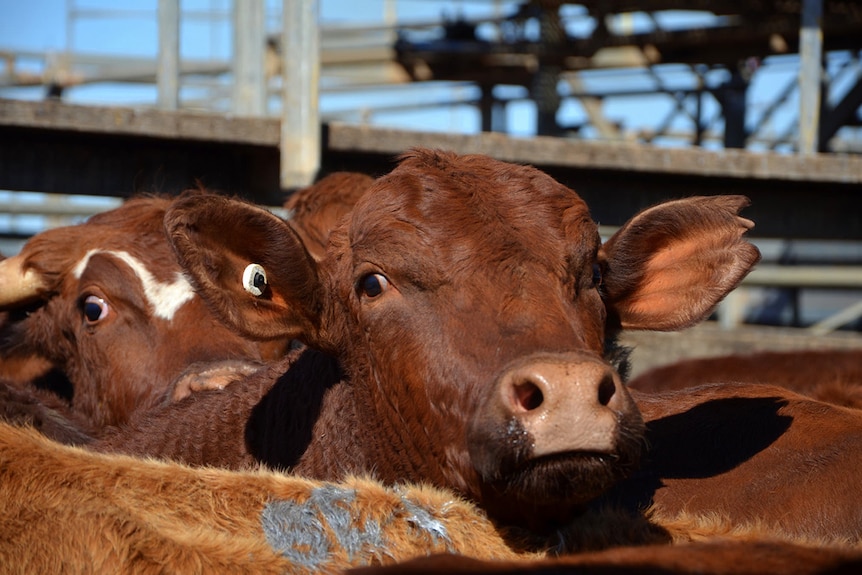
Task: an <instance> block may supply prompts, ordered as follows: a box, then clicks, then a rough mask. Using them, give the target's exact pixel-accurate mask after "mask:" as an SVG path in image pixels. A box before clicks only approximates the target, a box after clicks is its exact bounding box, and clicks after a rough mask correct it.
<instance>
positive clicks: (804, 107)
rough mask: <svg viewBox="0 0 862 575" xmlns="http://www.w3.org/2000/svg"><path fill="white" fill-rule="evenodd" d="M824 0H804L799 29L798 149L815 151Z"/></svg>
mask: <svg viewBox="0 0 862 575" xmlns="http://www.w3.org/2000/svg"><path fill="white" fill-rule="evenodd" d="M822 14H823V0H803V2H802V27H801V28H800V30H799V60H800V65H799V153H800V154H815V153H817V142H818V137H817V136H818V133H819V121H820V90H821V86H820V84H821V75H822V68H821V60H822V53H823V31H822V30H821V28H820V18H821V16H822Z"/></svg>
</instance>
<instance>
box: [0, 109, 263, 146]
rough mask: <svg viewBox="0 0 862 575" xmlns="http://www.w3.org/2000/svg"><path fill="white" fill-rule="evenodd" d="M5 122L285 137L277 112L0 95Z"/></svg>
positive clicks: (249, 140) (95, 130) (258, 141)
mask: <svg viewBox="0 0 862 575" xmlns="http://www.w3.org/2000/svg"><path fill="white" fill-rule="evenodd" d="M3 127H18V128H25V129H41V130H51V131H54V132H76V133H81V134H82V135H88V134H106V135H110V136H132V137H144V138H162V139H170V140H175V139H179V140H194V141H205V142H224V143H229V144H237V145H255V146H269V147H273V148H277V147H278V141H279V137H280V135H279V129H280V127H279V122H278V120H274V119H272V118H233V117H229V116H222V115H216V114H199V113H193V112H174V111H166V110H155V109H151V108H123V107H115V106H79V105H72V104H64V103H61V102H55V101H38V102H30V101H23V100H4V99H0V128H3Z"/></svg>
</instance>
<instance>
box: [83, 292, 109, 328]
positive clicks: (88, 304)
mask: <svg viewBox="0 0 862 575" xmlns="http://www.w3.org/2000/svg"><path fill="white" fill-rule="evenodd" d="M83 311H84V317H85V318H87V322H89V323H96V322H97V321H101V320H103V319H105V318H106V317H108V302H106V301H105V300H103V299H102V298H100V297H97V296H94V295H90V296H87V298H86V299H85V300H84V305H83Z"/></svg>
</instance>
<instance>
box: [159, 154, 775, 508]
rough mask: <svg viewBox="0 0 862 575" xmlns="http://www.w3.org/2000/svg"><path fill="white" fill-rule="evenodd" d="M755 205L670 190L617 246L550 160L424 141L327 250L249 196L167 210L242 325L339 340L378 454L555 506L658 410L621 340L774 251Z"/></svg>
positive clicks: (378, 464)
mask: <svg viewBox="0 0 862 575" xmlns="http://www.w3.org/2000/svg"><path fill="white" fill-rule="evenodd" d="M746 204H747V200H746V199H745V198H742V197H716V198H692V199H688V200H680V201H677V202H671V203H668V204H665V205H663V206H658V207H655V208H652V209H650V210H647V211H645V212H643V213H642V214H640V215H638V216H636V217H635V218H634V219H633V220H631V221H630V222H629V223H628V224H627V225H626V226H624V227H623V228H622V229H621V230H620V231H619V232H618V233H617V234H616V235H615V236H614V237H612V238H611V239H610V240H609V241H608V242H607V243H605V244H604V245H602V243H601V241H600V237H599V233H598V229H597V226H596V224H595V223H594V222H593V221H592V220H591V218H590V214H589V210H588V208H587V206H586V204H585V203H584V202H583V201H582V200H581V198H580V197H578V195H577V194H576V193H575V192H573V191H572V190H570V189H568V188H567V187H565V186H563V185H561V184H559V183H558V182H556V181H554V180H553V179H552V178H550V177H549V176H547V175H546V174H544V173H542V172H540V171H538V170H535V169H532V168H529V167H524V166H516V165H512V164H508V163H504V162H499V161H495V160H492V159H490V158H487V157H484V156H478V155H476V156H461V157H459V156H455V155H453V154H449V153H444V152H436V151H427V150H415V151H413V152H411V153H409V154H407V155H406V156H405V157H404V158H403V159H402V161H401V163H400V165H399V166H398V167H397V168H396V169H395V170H394V171H392V172H391V173H390V174H388V175H387V176H384V177H382V178H380V179H378V180H377V181H376V182H375V183H374V185H373V186H372V187H371V189H370V190H369V191H368V193H367V194H365V196H363V197H362V198H361V199H360V200H359V201H358V202H357V204H356V206H355V207H354V210H353V212H352V213H351V215H350V216H349V217H348V218H347V219H345V220H343V221H342V225H341V226H340V227H338V228H337V229H336V230H335V231H334V232H333V234H332V235H331V237H330V244H329V246H328V250H327V254H326V257H325V258H324V259H323V260H322V261H320V262H316V261H315V260H314V259H313V258H312V257H310V256H309V254H308V253H307V252H306V250H305V249H304V248H303V246H302V242H301V241H300V239H299V237H298V236H297V234H296V233H295V232H294V231H293V230H291V229H290V228H289V227H288V226H287V225H285V224H284V222H282V221H280V220H279V219H277V218H275V217H273V216H271V215H270V214H269V213H268V212H266V211H265V210H262V209H259V208H256V207H254V206H251V205H247V204H242V203H238V202H235V201H231V200H228V199H223V198H210V199H208V200H207V201H206V203H203V202H195V201H186V202H180V203H177V204H176V205H175V206H174V207H173V208H172V209H171V210H170V212H169V213H168V215H167V217H166V220H165V221H166V225H167V227H168V231H169V235H170V237H171V239H172V242H173V243H174V246H175V248H176V250H177V253H178V256H179V259H180V261H181V263H182V264H183V265H184V267H186V269H187V270H188V272H189V274H190V276H191V277H192V278H193V281H194V282H195V284H196V287H197V288H198V289H199V291H200V292H201V293H202V295H203V296H204V297H205V298H206V299H207V300H208V301H210V303H211V304H212V306H213V308H214V309H216V310H218V312H219V313H220V315H221V316H222V318H223V319H225V321H226V322H227V323H228V324H229V325H231V326H233V327H234V328H235V329H237V330H238V331H240V332H241V333H243V334H246V335H249V336H256V337H262V338H269V337H273V336H276V335H281V336H290V337H298V338H300V339H302V340H304V341H305V342H306V343H307V344H309V345H310V346H312V347H317V348H319V349H322V350H325V351H328V352H330V353H332V354H335V355H336V356H337V357H338V358H339V360H340V361H341V363H342V365H343V368H344V369H345V371H346V373H347V374H348V377H349V385H351V386H353V388H354V390H355V392H354V393H355V396H356V398H357V399H356V403H357V406H356V411H357V412H358V414H359V417H358V419H359V421H358V422H357V425H358V426H359V428H358V429H357V430H356V434H357V442H358V443H360V444H362V445H361V447H359V449H364V450H366V451H368V457H367V459H368V461H372V462H373V464H372V465H373V471H375V472H376V473H378V474H379V475H380V476H381V477H382V478H384V479H387V480H390V481H397V480H399V479H400V480H414V481H420V480H426V481H432V482H434V483H436V484H438V485H443V486H446V487H450V488H454V489H456V490H458V491H459V492H460V493H462V494H464V495H466V496H468V497H470V498H472V499H474V500H477V501H479V502H481V503H482V505H483V506H484V507H485V508H486V509H487V510H488V511H489V513H490V514H491V515H492V516H494V517H495V518H497V519H500V520H503V521H519V522H524V521H529V520H530V518H535V519H537V520H539V521H542V522H543V523H545V522H546V521H547V519H548V518H549V517H553V516H554V515H555V514H556V513H560V514H563V515H564V516H567V515H568V514H569V513H570V512H571V509H572V507H573V506H577V505H581V504H583V503H584V502H586V501H588V500H590V499H591V498H593V497H595V496H596V495H598V494H599V493H601V492H602V491H603V490H605V489H607V488H608V487H609V486H610V485H611V484H613V483H614V482H616V481H617V480H619V479H620V478H621V477H623V476H625V475H626V474H627V473H628V472H629V471H630V470H631V468H632V467H634V466H635V465H636V464H637V461H638V457H639V455H640V453H641V450H642V447H643V445H642V443H643V440H642V437H643V423H642V420H641V418H640V415H639V413H638V411H637V408H636V406H635V405H634V403H633V401H632V399H631V398H630V397H629V395H628V393H627V391H626V388H625V387H624V386H623V384H622V383H621V380H620V376H619V374H618V373H617V372H616V371H615V370H614V368H613V367H612V366H611V365H610V364H609V363H608V362H607V361H606V359H605V358H604V357H603V352H604V350H605V349H606V347H607V341H606V340H607V339H608V337H609V336H612V332H613V331H614V330H615V329H616V328H617V327H619V326H622V327H625V328H631V329H660V330H671V329H679V328H684V327H687V326H690V325H692V324H693V323H695V322H697V321H699V320H701V319H703V318H704V317H705V316H706V315H707V314H708V313H709V312H710V311H711V310H712V309H713V307H714V306H715V305H716V304H717V303H718V301H719V300H720V299H721V298H722V297H723V296H724V295H725V294H726V293H727V292H728V291H729V290H730V289H732V288H733V287H735V286H736V285H737V284H738V282H739V281H740V280H741V278H742V277H743V276H744V275H745V274H746V273H747V271H748V270H749V269H750V267H751V266H752V265H753V264H754V263H755V262H756V261H757V259H758V257H759V254H758V252H757V250H756V249H755V248H754V247H753V246H752V245H750V244H749V243H747V242H745V241H744V240H742V239H741V236H742V235H743V233H744V232H745V231H746V230H747V229H749V228H750V227H751V225H752V224H751V222H749V221H747V220H745V219H742V218H740V217H738V216H737V212H738V211H739V210H740V209H741V208H742V207H743V206H745V205H746ZM248 270H252V272H251V273H253V274H256V275H255V278H256V280H255V281H249V278H248V277H247V276H248V275H249V273H250V272H249V271H248ZM258 280H259V281H258ZM364 433H367V434H369V439H368V440H367V441H363V439H362V434H364ZM375 449H376V450H377V451H376V452H375V451H374V450H375ZM369 471H371V470H369Z"/></svg>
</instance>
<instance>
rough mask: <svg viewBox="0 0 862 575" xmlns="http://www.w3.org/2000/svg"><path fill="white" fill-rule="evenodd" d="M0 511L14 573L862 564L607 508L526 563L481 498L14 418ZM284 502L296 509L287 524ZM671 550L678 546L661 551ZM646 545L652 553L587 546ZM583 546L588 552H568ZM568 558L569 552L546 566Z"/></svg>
mask: <svg viewBox="0 0 862 575" xmlns="http://www.w3.org/2000/svg"><path fill="white" fill-rule="evenodd" d="M0 502H2V503H0V564H2V565H4V572H8V573H53V572H60V571H62V572H70V573H104V572H111V573H127V574H139V573H140V574H144V573H163V572H170V573H285V572H290V573H324V572H325V573H331V572H336V571H338V570H340V569H345V568H348V567H357V566H362V565H367V566H383V565H391V564H394V563H397V562H403V561H406V560H409V559H411V558H416V557H422V556H425V555H428V554H434V553H455V554H458V555H459V556H460V557H455V556H448V557H449V558H448V559H447V560H443V559H440V558H436V559H433V558H432V559H430V560H428V561H427V562H424V561H419V562H414V563H408V564H404V565H400V566H397V567H393V568H392V570H393V572H414V571H413V570H414V569H415V570H416V572H426V571H422V569H432V571H431V572H437V571H435V569H442V568H443V566H444V565H449V566H450V567H451V569H452V572H454V573H457V572H460V570H462V569H467V568H471V569H472V568H475V569H480V570H482V571H481V572H485V571H484V570H486V569H488V570H491V572H498V571H497V569H547V568H550V567H551V566H554V567H556V568H559V569H570V568H573V566H575V565H577V566H581V567H583V568H585V569H586V568H589V569H596V572H599V573H604V572H606V571H605V570H606V569H612V568H619V569H621V571H620V572H624V573H631V572H642V571H641V570H643V569H648V570H649V572H664V571H661V569H668V570H669V571H668V572H673V573H676V572H678V570H679V569H682V568H684V567H687V568H689V569H695V568H697V570H698V572H703V573H746V572H752V571H751V570H748V571H746V570H745V569H744V568H743V566H749V569H751V566H752V565H753V566H754V572H758V568H757V567H758V566H759V568H760V570H763V571H767V572H773V571H775V572H782V573H784V572H787V573H815V572H820V571H817V570H816V569H815V568H820V569H825V568H827V567H830V568H833V567H838V566H847V565H851V566H858V565H859V561H860V559H859V557H860V556H859V552H856V551H851V550H850V549H849V548H848V547H847V546H837V545H834V544H833V545H832V546H830V547H829V548H825V547H823V546H822V545H821V546H820V547H821V548H820V549H814V548H813V547H812V546H811V542H808V541H805V540H793V539H792V538H789V539H786V540H784V541H781V540H776V539H774V537H775V534H774V533H772V534H771V538H769V539H766V540H762V539H752V533H754V535H755V536H758V537H759V536H760V535H761V534H760V532H759V531H757V530H756V526H755V528H753V529H745V528H744V527H743V526H740V525H735V526H729V525H728V523H727V522H726V521H722V520H721V519H720V518H714V519H713V520H712V521H711V522H710V521H708V520H705V519H704V518H703V517H702V516H700V517H687V516H685V515H681V516H678V517H676V518H674V519H673V520H669V519H665V520H664V522H665V523H667V524H668V526H670V531H665V530H663V529H662V528H659V527H657V526H656V524H655V522H653V523H646V522H644V521H634V522H633V521H632V517H631V516H630V515H628V514H615V513H608V512H604V513H601V514H589V513H588V514H585V515H583V516H581V517H579V518H577V519H576V520H575V521H573V522H572V524H571V525H569V526H568V527H567V531H568V532H569V536H568V539H569V540H570V541H572V542H574V541H578V542H579V543H578V544H577V545H570V546H569V547H568V548H555V549H554V548H545V549H544V550H543V551H541V552H523V551H519V547H518V546H517V545H515V546H514V547H513V546H512V543H513V541H515V542H517V541H518V534H517V533H502V532H500V531H499V530H498V528H497V527H495V525H494V524H493V523H492V522H491V521H489V520H488V518H487V516H486V515H485V514H484V513H483V512H482V511H481V510H479V509H478V508H476V507H475V506H473V505H472V504H470V503H469V502H466V501H463V500H461V499H460V498H459V497H458V496H456V495H455V494H453V493H452V492H450V491H445V490H439V489H435V488H433V487H430V486H420V485H407V484H401V485H397V486H395V487H387V486H384V485H382V484H381V483H379V482H377V481H374V480H371V479H365V478H356V477H345V478H344V479H343V480H342V481H341V482H338V483H323V482H320V481H315V480H310V479H307V478H301V477H297V476H293V475H282V474H277V473H272V472H269V471H264V470H260V469H256V470H249V471H245V472H234V471H228V470H223V469H214V468H191V467H186V466H183V465H180V464H177V463H167V462H158V461H153V460H145V459H136V458H131V457H126V456H122V455H103V454H97V453H93V452H92V451H90V450H83V449H80V448H74V447H68V446H63V445H60V444H57V443H55V442H52V441H49V440H48V439H47V438H45V437H44V436H43V435H41V434H39V433H36V432H35V431H34V430H30V429H26V428H21V427H12V426H9V425H5V424H2V423H0ZM279 506H284V507H281V508H282V509H283V508H288V509H293V510H294V511H295V512H294V513H290V512H287V513H282V515H280V516H278V515H275V516H274V515H273V513H272V511H273V509H278V508H279ZM267 513H269V515H267ZM267 517H268V519H265V518H267ZM278 517H281V519H280V520H279V519H278ZM267 524H268V525H271V526H275V536H274V535H273V531H272V530H271V531H270V533H269V536H267V533H266V532H265V531H264V525H267ZM270 529H271V528H270ZM95 534H98V536H94V535H95ZM671 540H672V541H674V542H676V543H677V545H678V547H677V546H674V547H668V546H667V545H658V544H659V543H662V544H664V543H667V542H668V541H671ZM698 541H699V542H701V544H699V545H680V544H682V543H690V542H698ZM635 542H636V543H641V544H646V543H652V544H653V545H652V546H648V547H641V546H638V547H627V548H626V547H624V548H617V549H613V550H611V551H608V552H604V553H595V552H587V551H582V550H583V549H591V548H593V549H595V548H603V547H617V546H619V545H625V544H631V543H635ZM704 542H709V543H708V544H704ZM525 546H526V545H522V546H521V547H520V548H521V549H522V548H523V547H525ZM573 550H579V552H578V553H577V554H575V555H571V554H569V553H568V552H569V551H573ZM558 553H563V554H564V556H562V557H559V558H554V559H547V560H545V561H537V560H539V559H541V558H542V557H551V558H553V557H555V556H556V555H557V554H558ZM467 558H474V559H477V560H491V559H492V560H494V561H495V563H494V564H485V563H481V562H479V561H475V562H471V561H469V560H468V559H467ZM516 559H517V560H518V561H519V562H518V563H512V562H513V561H514V560H516ZM447 561H448V562H447ZM502 561H508V562H509V563H502ZM772 567H775V570H774V569H772ZM639 569H640V570H639ZM400 570H404V571H400ZM776 570H777V571H776ZM444 571H445V569H444ZM369 572H374V571H373V570H372V571H369ZM384 572H387V571H386V570H384ZM502 572H508V571H502ZM531 572H532V571H531ZM539 572H544V571H539ZM587 572H592V571H587ZM612 572H613V571H612Z"/></svg>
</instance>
